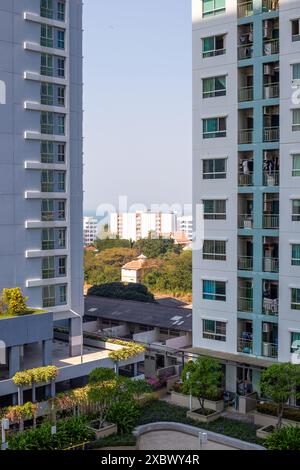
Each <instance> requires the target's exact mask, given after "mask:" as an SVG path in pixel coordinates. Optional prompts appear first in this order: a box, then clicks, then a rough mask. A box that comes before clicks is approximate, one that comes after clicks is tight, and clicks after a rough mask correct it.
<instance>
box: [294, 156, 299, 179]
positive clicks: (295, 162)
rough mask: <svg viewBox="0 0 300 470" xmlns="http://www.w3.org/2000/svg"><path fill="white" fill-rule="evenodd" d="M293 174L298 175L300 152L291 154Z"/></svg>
mask: <svg viewBox="0 0 300 470" xmlns="http://www.w3.org/2000/svg"><path fill="white" fill-rule="evenodd" d="M292 175H293V176H300V154H299V153H298V154H296V155H293V171H292Z"/></svg>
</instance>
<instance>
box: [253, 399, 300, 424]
mask: <svg viewBox="0 0 300 470" xmlns="http://www.w3.org/2000/svg"><path fill="white" fill-rule="evenodd" d="M257 411H259V413H263V414H266V415H271V416H277V406H276V405H275V404H274V403H268V402H262V403H258V404H257ZM283 418H285V419H290V420H291V421H297V422H300V409H299V408H292V407H285V408H284V410H283Z"/></svg>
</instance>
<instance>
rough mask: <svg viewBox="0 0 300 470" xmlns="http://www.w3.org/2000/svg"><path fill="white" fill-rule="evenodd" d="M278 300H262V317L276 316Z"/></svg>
mask: <svg viewBox="0 0 300 470" xmlns="http://www.w3.org/2000/svg"><path fill="white" fill-rule="evenodd" d="M278 304H279V301H278V299H269V298H266V297H264V298H263V305H262V311H263V314H264V315H271V316H277V315H278Z"/></svg>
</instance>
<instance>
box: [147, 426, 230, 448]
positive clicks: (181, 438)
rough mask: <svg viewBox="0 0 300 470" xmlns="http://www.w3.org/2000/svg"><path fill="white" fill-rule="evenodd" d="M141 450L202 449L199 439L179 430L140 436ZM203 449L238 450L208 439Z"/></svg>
mask: <svg viewBox="0 0 300 470" xmlns="http://www.w3.org/2000/svg"><path fill="white" fill-rule="evenodd" d="M139 450H200V445H199V439H198V438H196V437H193V436H189V435H188V434H185V433H181V432H178V431H153V432H148V433H147V434H144V435H143V436H141V437H140V441H139ZM203 450H236V449H234V448H233V447H229V446H227V445H223V444H218V443H216V442H212V441H208V443H207V445H206V446H205V448H204V449H203Z"/></svg>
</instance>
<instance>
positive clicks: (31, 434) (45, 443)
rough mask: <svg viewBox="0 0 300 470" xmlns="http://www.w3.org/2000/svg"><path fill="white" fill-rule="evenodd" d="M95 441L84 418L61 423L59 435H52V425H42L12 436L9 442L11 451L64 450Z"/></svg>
mask: <svg viewBox="0 0 300 470" xmlns="http://www.w3.org/2000/svg"><path fill="white" fill-rule="evenodd" d="M93 439H94V433H93V432H92V431H91V430H90V429H88V428H87V426H86V422H85V420H84V419H82V418H69V419H65V420H62V421H59V422H58V424H57V433H56V434H54V435H52V434H51V424H50V423H46V424H42V425H41V426H40V427H39V428H37V429H32V430H30V431H25V432H22V433H19V434H16V435H15V436H12V437H11V438H10V439H9V441H8V448H9V450H62V449H66V448H67V447H72V446H74V445H76V444H81V443H84V442H87V441H90V440H93Z"/></svg>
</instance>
